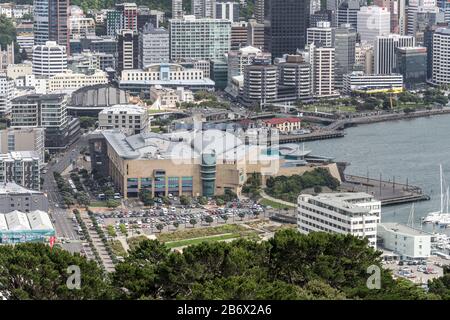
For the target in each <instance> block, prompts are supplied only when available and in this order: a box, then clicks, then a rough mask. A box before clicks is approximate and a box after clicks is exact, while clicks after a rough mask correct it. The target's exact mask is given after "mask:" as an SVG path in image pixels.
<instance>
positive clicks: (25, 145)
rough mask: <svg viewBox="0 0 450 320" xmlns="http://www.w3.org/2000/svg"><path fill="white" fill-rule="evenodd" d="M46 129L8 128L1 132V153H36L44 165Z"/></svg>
mask: <svg viewBox="0 0 450 320" xmlns="http://www.w3.org/2000/svg"><path fill="white" fill-rule="evenodd" d="M44 145H45V129H44V128H29V127H28V128H8V129H4V130H0V153H8V152H13V151H35V152H36V153H37V154H38V155H39V160H40V164H41V165H44V162H45V158H44V152H45V149H44Z"/></svg>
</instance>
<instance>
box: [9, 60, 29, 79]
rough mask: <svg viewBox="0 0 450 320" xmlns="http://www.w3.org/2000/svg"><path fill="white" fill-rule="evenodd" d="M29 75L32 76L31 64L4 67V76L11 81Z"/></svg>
mask: <svg viewBox="0 0 450 320" xmlns="http://www.w3.org/2000/svg"><path fill="white" fill-rule="evenodd" d="M31 74H33V66H32V65H31V63H19V64H10V65H8V67H6V75H7V76H8V77H9V78H11V79H13V80H16V79H17V78H20V77H25V76H28V75H31Z"/></svg>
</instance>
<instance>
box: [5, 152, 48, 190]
mask: <svg viewBox="0 0 450 320" xmlns="http://www.w3.org/2000/svg"><path fill="white" fill-rule="evenodd" d="M39 169H40V163H39V155H38V154H37V153H36V152H34V151H14V152H8V153H3V154H0V184H4V183H6V182H15V183H17V184H18V185H21V186H22V187H25V188H29V189H33V190H39V189H40V178H41V176H40V171H39Z"/></svg>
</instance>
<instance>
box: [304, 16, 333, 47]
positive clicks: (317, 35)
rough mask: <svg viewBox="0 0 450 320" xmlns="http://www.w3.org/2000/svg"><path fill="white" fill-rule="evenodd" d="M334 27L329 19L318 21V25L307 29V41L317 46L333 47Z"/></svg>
mask: <svg viewBox="0 0 450 320" xmlns="http://www.w3.org/2000/svg"><path fill="white" fill-rule="evenodd" d="M333 40H334V28H331V26H330V23H329V22H328V21H319V22H317V26H316V27H311V28H308V29H307V31H306V43H307V44H308V45H309V44H311V43H314V45H315V46H316V47H333V46H334V43H333Z"/></svg>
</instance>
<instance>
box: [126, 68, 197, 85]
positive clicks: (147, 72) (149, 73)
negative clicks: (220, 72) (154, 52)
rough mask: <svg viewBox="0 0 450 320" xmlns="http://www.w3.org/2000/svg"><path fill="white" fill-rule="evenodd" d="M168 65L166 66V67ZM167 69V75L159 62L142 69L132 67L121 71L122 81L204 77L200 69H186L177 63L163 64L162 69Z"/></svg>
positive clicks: (195, 78)
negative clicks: (163, 72)
mask: <svg viewBox="0 0 450 320" xmlns="http://www.w3.org/2000/svg"><path fill="white" fill-rule="evenodd" d="M166 66H168V67H166ZM166 70H167V71H168V74H167V75H164V74H162V72H161V71H162V70H161V64H152V65H149V66H148V67H146V68H145V69H144V70H140V69H132V70H123V71H122V80H123V81H152V80H153V81H155V80H163V77H167V79H165V80H202V79H203V78H205V76H204V73H203V71H202V70H200V69H186V68H184V67H183V66H181V65H179V64H168V65H167V64H165V65H164V71H166Z"/></svg>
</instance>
